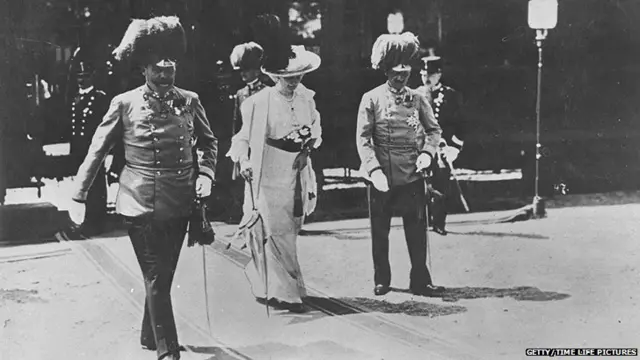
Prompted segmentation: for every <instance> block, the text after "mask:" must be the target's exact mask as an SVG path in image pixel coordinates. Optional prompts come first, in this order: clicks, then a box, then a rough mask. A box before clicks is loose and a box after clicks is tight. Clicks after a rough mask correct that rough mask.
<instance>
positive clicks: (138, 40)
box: [113, 16, 187, 65]
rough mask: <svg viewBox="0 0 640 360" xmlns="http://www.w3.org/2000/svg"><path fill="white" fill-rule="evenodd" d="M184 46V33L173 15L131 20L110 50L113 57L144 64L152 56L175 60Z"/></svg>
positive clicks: (178, 20) (179, 56)
mask: <svg viewBox="0 0 640 360" xmlns="http://www.w3.org/2000/svg"><path fill="white" fill-rule="evenodd" d="M186 49H187V41H186V35H185V32H184V29H183V27H182V25H181V24H180V19H178V17H176V16H160V17H155V18H152V19H149V20H142V19H134V20H133V21H132V22H131V24H130V25H129V27H128V28H127V31H125V34H124V36H123V38H122V41H121V42H120V45H118V47H117V48H116V49H115V50H114V51H113V54H114V57H115V58H116V59H117V60H133V61H134V62H138V63H139V64H140V65H148V64H149V63H150V62H151V61H152V59H153V57H157V58H158V60H161V59H171V60H179V59H181V58H182V56H184V53H185V52H186Z"/></svg>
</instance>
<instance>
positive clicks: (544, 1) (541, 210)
mask: <svg viewBox="0 0 640 360" xmlns="http://www.w3.org/2000/svg"><path fill="white" fill-rule="evenodd" d="M528 23H529V27H530V28H532V29H535V30H536V46H537V47H538V87H537V93H536V177H535V195H534V198H533V216H534V217H535V218H541V217H544V216H545V206H544V202H543V201H542V198H541V197H540V193H539V182H540V158H541V157H542V156H541V154H540V149H541V147H542V145H540V97H541V89H542V86H541V85H542V41H543V40H545V39H546V38H547V33H548V30H549V29H553V28H555V27H556V24H557V23H558V0H529V16H528Z"/></svg>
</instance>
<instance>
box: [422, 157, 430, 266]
mask: <svg viewBox="0 0 640 360" xmlns="http://www.w3.org/2000/svg"><path fill="white" fill-rule="evenodd" d="M422 179H423V180H424V198H425V200H426V201H425V203H424V217H425V220H424V223H425V228H424V232H425V239H426V242H427V268H428V269H429V273H431V245H430V244H429V174H428V172H427V170H426V169H425V170H422Z"/></svg>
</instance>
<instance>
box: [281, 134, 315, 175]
mask: <svg viewBox="0 0 640 360" xmlns="http://www.w3.org/2000/svg"><path fill="white" fill-rule="evenodd" d="M284 140H286V141H290V142H292V143H294V144H296V145H295V146H296V147H298V146H299V147H300V153H299V154H298V156H296V159H295V161H294V164H293V168H294V169H298V170H302V169H304V167H305V166H306V165H307V158H308V157H309V154H310V153H311V149H312V148H313V144H314V143H315V140H314V139H311V128H310V127H309V126H306V125H305V126H302V127H301V128H299V129H296V130H294V131H292V132H290V133H289V134H288V135H287V136H285V137H284Z"/></svg>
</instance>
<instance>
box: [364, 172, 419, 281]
mask: <svg viewBox="0 0 640 360" xmlns="http://www.w3.org/2000/svg"><path fill="white" fill-rule="evenodd" d="M367 190H368V192H367V193H368V197H369V219H370V220H371V239H372V245H373V268H374V281H375V284H376V285H386V286H389V285H390V284H391V267H390V266H389V230H390V228H391V217H392V215H393V210H396V209H397V210H400V212H401V214H402V223H403V226H404V235H405V238H406V241H407V248H408V249H409V257H410V259H411V275H410V285H409V287H410V288H411V289H420V288H421V287H424V286H426V285H430V284H432V282H431V274H429V269H427V235H426V231H427V222H426V209H425V204H426V202H425V200H426V199H425V189H424V182H423V181H422V180H419V181H415V182H412V183H410V184H407V185H402V186H398V187H394V188H392V189H391V190H389V191H388V192H380V191H378V190H376V189H375V188H374V187H373V186H369V187H368V189H367Z"/></svg>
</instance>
